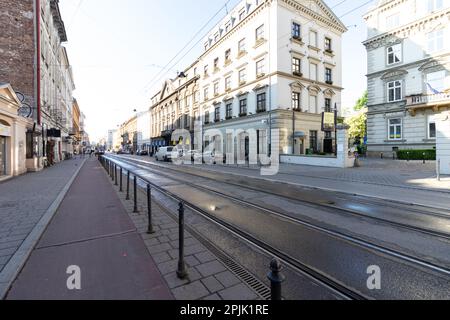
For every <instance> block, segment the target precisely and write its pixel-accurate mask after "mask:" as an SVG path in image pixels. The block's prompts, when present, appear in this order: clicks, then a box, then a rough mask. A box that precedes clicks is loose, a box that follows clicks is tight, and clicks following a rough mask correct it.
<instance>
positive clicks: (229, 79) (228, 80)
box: [225, 76, 231, 91]
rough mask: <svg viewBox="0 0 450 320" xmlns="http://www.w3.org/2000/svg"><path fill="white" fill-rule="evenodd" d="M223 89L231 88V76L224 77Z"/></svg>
mask: <svg viewBox="0 0 450 320" xmlns="http://www.w3.org/2000/svg"><path fill="white" fill-rule="evenodd" d="M225 90H226V91H228V90H231V76H230V77H226V78H225Z"/></svg>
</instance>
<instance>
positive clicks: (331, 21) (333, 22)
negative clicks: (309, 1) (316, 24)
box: [279, 0, 347, 33]
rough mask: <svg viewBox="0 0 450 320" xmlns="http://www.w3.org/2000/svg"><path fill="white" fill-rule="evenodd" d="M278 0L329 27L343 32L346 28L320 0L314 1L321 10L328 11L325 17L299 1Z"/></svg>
mask: <svg viewBox="0 0 450 320" xmlns="http://www.w3.org/2000/svg"><path fill="white" fill-rule="evenodd" d="M279 1H280V3H284V4H285V5H288V6H290V7H291V8H294V9H295V10H297V11H299V12H301V13H303V14H306V15H308V16H310V17H312V18H313V19H314V20H317V21H320V22H322V23H323V24H325V25H327V26H328V27H331V28H333V29H335V30H337V31H339V32H341V33H345V32H346V31H347V28H346V27H345V25H344V24H343V23H342V22H341V21H340V20H339V18H337V17H335V16H334V14H332V13H331V12H330V9H329V8H328V7H326V6H324V4H323V3H321V1H316V4H317V6H318V7H319V8H320V9H321V10H322V11H324V12H328V13H329V15H328V17H327V18H326V17H324V16H322V15H320V14H318V13H316V12H315V11H313V10H311V9H309V8H307V7H305V6H303V5H301V4H300V3H298V2H297V1H295V0H279Z"/></svg>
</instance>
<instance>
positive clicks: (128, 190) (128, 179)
mask: <svg viewBox="0 0 450 320" xmlns="http://www.w3.org/2000/svg"><path fill="white" fill-rule="evenodd" d="M125 199H126V200H130V171H127V196H126V198H125Z"/></svg>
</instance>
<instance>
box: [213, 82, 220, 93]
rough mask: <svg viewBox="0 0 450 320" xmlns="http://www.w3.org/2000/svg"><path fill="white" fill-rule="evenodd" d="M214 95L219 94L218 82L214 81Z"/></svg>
mask: <svg viewBox="0 0 450 320" xmlns="http://www.w3.org/2000/svg"><path fill="white" fill-rule="evenodd" d="M214 95H215V96H218V95H219V82H215V83H214Z"/></svg>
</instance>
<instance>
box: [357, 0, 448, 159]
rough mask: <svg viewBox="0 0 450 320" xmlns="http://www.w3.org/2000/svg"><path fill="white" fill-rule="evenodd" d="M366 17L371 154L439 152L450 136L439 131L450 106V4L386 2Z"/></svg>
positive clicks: (426, 0)
mask: <svg viewBox="0 0 450 320" xmlns="http://www.w3.org/2000/svg"><path fill="white" fill-rule="evenodd" d="M364 18H365V20H366V22H367V26H368V40H367V41H365V42H364V45H365V46H366V48H367V53H368V76H367V77H368V92H369V102H368V109H369V112H368V151H369V154H372V155H376V156H379V155H380V153H384V154H385V155H392V153H393V152H395V151H396V150H399V149H433V148H436V144H437V138H438V137H439V135H443V136H445V135H447V139H449V138H450V128H449V129H447V130H448V133H445V132H443V131H442V130H441V131H440V130H439V128H438V127H439V126H440V118H441V116H442V115H444V114H445V112H446V110H447V111H448V110H449V108H450V41H449V39H450V27H449V26H450V1H448V0H423V1H415V0H390V1H387V0H384V1H379V3H378V5H377V6H376V7H375V8H374V9H373V10H371V11H370V12H368V13H367V14H366V15H365V17H364ZM443 130H444V129H443ZM447 141H448V140H447ZM447 143H448V142H447ZM449 162H450V161H449Z"/></svg>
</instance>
